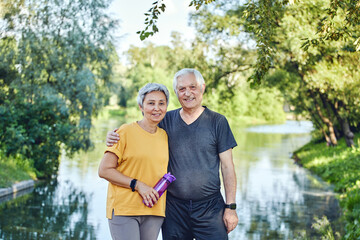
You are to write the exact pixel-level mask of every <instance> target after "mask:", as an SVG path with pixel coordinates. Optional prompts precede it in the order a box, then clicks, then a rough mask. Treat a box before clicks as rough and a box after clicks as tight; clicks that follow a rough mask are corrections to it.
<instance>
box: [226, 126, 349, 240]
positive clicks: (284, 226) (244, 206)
mask: <svg viewBox="0 0 360 240" xmlns="http://www.w3.org/2000/svg"><path fill="white" fill-rule="evenodd" d="M302 127H303V126H301V125H299V124H298V123H294V122H291V121H290V122H288V123H287V124H286V125H285V126H284V128H283V129H281V128H279V127H278V126H276V127H275V132H276V133H270V131H269V129H270V128H271V126H259V127H252V128H249V129H239V130H238V131H237V132H236V133H235V134H236V139H237V141H238V144H239V146H238V147H237V148H235V149H234V161H235V166H236V172H237V177H238V191H237V203H238V205H239V209H238V210H237V211H238V215H239V225H238V227H237V229H236V230H235V231H234V232H232V233H231V234H230V239H267V240H268V239H274V240H275V239H276V240H279V239H296V238H297V237H299V236H300V235H307V236H308V237H309V238H310V237H311V238H312V239H319V235H317V233H315V232H314V230H313V229H312V228H311V224H312V223H313V222H314V220H313V219H314V216H319V217H322V216H323V215H325V216H327V217H328V219H329V220H330V221H331V222H332V223H333V228H334V229H335V230H337V231H340V232H343V228H342V226H343V225H342V224H337V221H338V219H339V212H340V209H339V205H338V201H337V199H336V197H335V196H334V194H333V191H332V188H331V186H330V185H328V184H326V183H324V182H323V181H321V180H320V179H318V178H317V177H315V176H313V175H311V174H310V173H309V172H307V171H306V170H305V169H303V168H301V167H299V166H297V165H295V164H294V163H293V161H292V160H291V159H290V156H291V153H292V152H293V151H294V150H296V149H297V148H299V147H301V146H302V145H304V144H305V143H307V142H308V141H309V140H310V135H309V134H308V133H304V132H303V131H304V129H296V128H302ZM310 127H311V126H310ZM305 128H307V129H309V125H308V123H307V122H305ZM276 129H277V130H276Z"/></svg>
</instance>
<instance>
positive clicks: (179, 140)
mask: <svg viewBox="0 0 360 240" xmlns="http://www.w3.org/2000/svg"><path fill="white" fill-rule="evenodd" d="M159 127H161V128H163V129H164V130H165V131H166V132H167V134H168V139H169V154H170V158H169V167H168V169H169V171H170V172H171V173H172V174H173V175H174V176H175V177H176V181H175V182H173V183H172V184H171V185H170V186H169V188H168V193H169V194H171V195H172V196H174V197H176V198H180V199H183V200H195V201H196V200H200V199H205V198H206V197H208V196H210V195H212V194H215V193H217V192H219V191H220V177H219V164H220V158H219V153H222V152H224V151H226V150H228V149H230V148H234V147H235V146H237V144H236V141H235V138H234V136H233V134H232V132H231V129H230V126H229V124H228V121H227V120H226V118H225V117H224V116H223V115H221V114H219V113H216V112H213V111H211V110H209V109H208V108H206V107H205V110H204V111H203V113H202V114H201V115H200V116H199V117H198V119H196V120H195V121H194V122H193V123H191V124H189V125H188V124H186V123H185V122H184V121H183V119H182V118H181V116H180V109H176V110H173V111H169V112H167V113H166V115H165V118H164V119H163V120H162V122H160V124H159Z"/></svg>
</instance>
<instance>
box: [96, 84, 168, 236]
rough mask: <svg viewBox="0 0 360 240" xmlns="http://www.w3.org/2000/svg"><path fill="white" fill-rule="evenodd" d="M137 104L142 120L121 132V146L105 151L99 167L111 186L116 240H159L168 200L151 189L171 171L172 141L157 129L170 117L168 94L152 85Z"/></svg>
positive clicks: (109, 211) (109, 202)
mask: <svg viewBox="0 0 360 240" xmlns="http://www.w3.org/2000/svg"><path fill="white" fill-rule="evenodd" d="M137 102H138V104H139V108H140V110H141V112H142V114H143V118H142V119H141V120H140V121H137V122H133V123H130V124H124V125H122V126H121V127H120V128H119V129H118V130H117V133H118V134H119V135H120V141H119V142H118V143H117V144H115V145H113V146H112V147H108V148H107V149H106V151H105V154H104V157H103V159H102V160H101V163H100V166H99V176H100V177H101V178H104V179H106V180H107V181H109V187H108V194H107V204H106V217H107V218H108V219H109V227H110V232H111V236H112V238H113V239H116V240H118V239H119V240H120V239H124V240H132V239H134V240H135V239H136V240H139V239H141V240H156V239H157V236H158V234H159V231H160V227H161V225H162V223H163V221H164V217H165V202H166V196H165V195H164V196H162V197H161V198H160V199H159V195H158V193H157V191H156V190H154V189H153V188H152V186H154V185H155V184H156V182H157V181H158V180H159V179H160V178H161V177H162V176H163V175H164V174H165V173H166V171H167V166H168V158H169V152H168V137H167V134H166V132H165V131H164V130H163V129H161V128H159V127H158V126H157V125H158V123H159V122H160V121H161V120H162V119H163V118H164V116H165V114H166V109H167V105H168V102H169V92H168V90H167V88H166V87H165V86H164V85H162V84H157V83H149V84H147V85H146V86H145V87H143V88H142V89H140V91H139V94H138V98H137ZM143 201H144V203H145V204H146V205H149V206H151V207H147V206H145V205H144V203H143Z"/></svg>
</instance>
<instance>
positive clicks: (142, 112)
mask: <svg viewBox="0 0 360 240" xmlns="http://www.w3.org/2000/svg"><path fill="white" fill-rule="evenodd" d="M138 106H139V109H140V111H141V114H142V115H143V116H144V111H143V109H142V107H141V106H140V104H139V105H138Z"/></svg>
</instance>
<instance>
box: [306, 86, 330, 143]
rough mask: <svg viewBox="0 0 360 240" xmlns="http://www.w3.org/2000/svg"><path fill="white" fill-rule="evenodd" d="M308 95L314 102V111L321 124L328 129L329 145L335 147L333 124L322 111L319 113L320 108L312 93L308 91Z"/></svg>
mask: <svg viewBox="0 0 360 240" xmlns="http://www.w3.org/2000/svg"><path fill="white" fill-rule="evenodd" d="M309 93H310V95H311V97H312V99H313V101H314V104H315V109H316V112H317V114H318V115H319V117H320V118H321V120H322V121H323V123H325V124H326V126H327V127H328V129H329V137H330V145H331V146H336V145H337V138H336V134H335V128H334V124H333V122H332V121H331V120H330V118H329V117H326V116H325V115H324V114H323V113H322V111H321V106H320V104H319V103H318V101H317V100H316V97H315V95H314V92H313V91H311V90H310V89H309Z"/></svg>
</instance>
